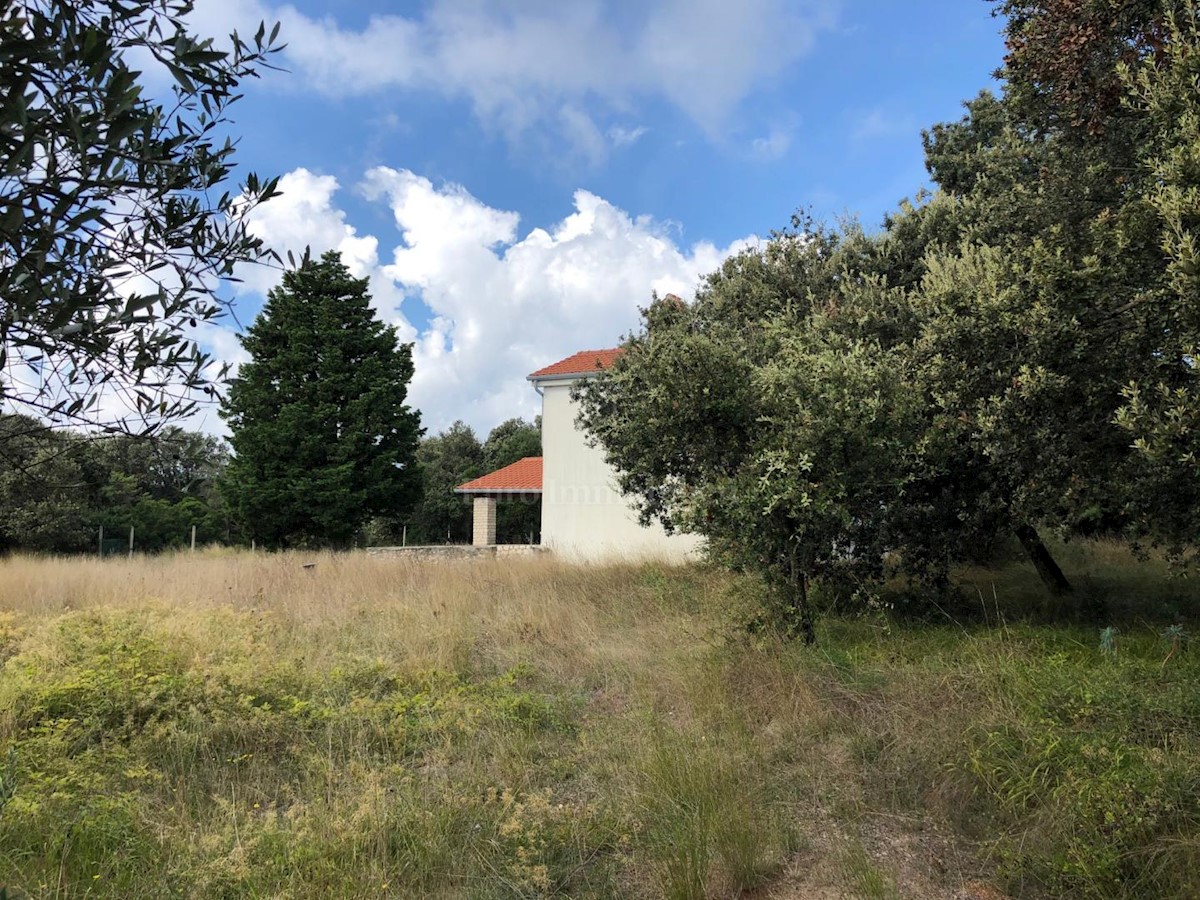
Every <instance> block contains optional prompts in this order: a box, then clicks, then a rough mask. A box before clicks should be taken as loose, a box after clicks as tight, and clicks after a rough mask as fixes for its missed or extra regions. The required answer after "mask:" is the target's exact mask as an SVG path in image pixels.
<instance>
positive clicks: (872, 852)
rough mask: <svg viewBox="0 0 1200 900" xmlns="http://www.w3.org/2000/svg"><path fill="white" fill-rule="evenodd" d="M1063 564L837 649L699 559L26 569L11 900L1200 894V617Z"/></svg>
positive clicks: (334, 560) (1178, 598) (1121, 555)
mask: <svg viewBox="0 0 1200 900" xmlns="http://www.w3.org/2000/svg"><path fill="white" fill-rule="evenodd" d="M1061 552H1062V553H1063V554H1064V561H1065V563H1066V565H1065V568H1067V569H1068V572H1069V574H1070V575H1071V576H1072V577H1073V578H1074V579H1075V581H1076V584H1077V587H1078V595H1079V596H1078V598H1077V600H1076V602H1075V603H1073V604H1072V606H1071V607H1070V608H1065V607H1063V606H1061V605H1060V606H1058V607H1048V606H1047V605H1046V604H1045V603H1044V602H1043V601H1042V599H1041V598H1042V593H1041V589H1040V587H1039V586H1038V585H1037V583H1036V579H1035V577H1034V576H1033V574H1032V572H1031V571H1027V569H1026V567H1025V566H1024V565H1022V564H1018V563H1013V564H1011V565H1008V566H1005V567H1003V568H1000V569H980V568H976V569H968V570H964V571H961V572H959V573H958V577H957V584H958V590H957V591H956V592H954V593H953V594H947V595H945V596H940V597H936V598H931V597H921V596H914V595H912V594H911V593H910V592H905V591H904V590H901V589H900V588H897V589H896V590H895V591H894V592H892V593H891V594H889V595H886V596H885V597H884V598H883V602H881V604H880V605H879V608H878V609H877V610H876V611H874V612H873V613H871V614H870V615H866V616H856V617H853V618H844V617H838V616H836V615H828V616H825V617H823V619H822V620H821V624H820V628H819V644H818V646H816V647H815V648H806V647H803V646H800V645H798V644H794V643H792V644H789V643H784V642H781V641H779V640H777V639H775V638H773V637H771V636H770V635H769V634H762V633H754V632H753V631H752V630H748V629H747V628H746V627H745V623H746V622H747V621H748V620H749V619H750V618H751V617H752V613H753V610H754V608H755V605H756V603H757V602H758V594H757V589H756V587H755V585H754V583H753V582H751V581H749V580H747V579H745V578H741V577H738V576H734V575H730V574H728V573H725V572H721V571H718V570H715V569H710V568H707V567H703V566H694V567H688V568H669V567H662V566H656V565H652V564H640V565H613V566H604V567H599V566H590V567H575V566H568V565H565V564H562V563H560V562H555V561H554V560H552V559H544V558H543V559H536V560H513V561H505V562H501V561H496V562H488V563H475V562H472V563H453V564H451V563H440V564H439V563H429V562H423V563H409V562H402V561H396V560H389V559H381V558H374V557H369V556H367V555H365V554H341V555H334V554H297V553H288V554H277V555H267V554H261V553H260V554H251V553H234V552H225V551H215V550H214V551H205V552H198V553H195V554H186V553H184V554H178V555H164V556H158V557H140V558H133V559H122V558H117V559H106V560H97V559H71V560H68V559H55V558H34V557H11V558H8V559H5V560H0V610H2V612H0V663H2V664H3V669H2V671H0V885H5V886H6V889H7V894H8V897H10V898H17V897H62V898H66V897H72V898H74V897H97V898H99V897H112V898H116V897H121V898H128V897H195V898H221V897H229V898H234V897H238V898H242V897H263V898H265V897H281V898H282V897H295V898H307V897H396V898H401V897H404V898H407V897H434V898H438V897H445V898H450V897H472V898H500V897H550V896H558V897H669V898H702V897H737V896H743V897H754V898H780V900H782V898H835V897H865V898H892V897H911V898H971V897H974V898H982V900H994V898H998V897H1003V896H1011V897H1052V896H1077V897H1111V898H1124V897H1186V896H1200V865H1198V864H1200V800H1198V797H1200V791H1198V789H1200V691H1197V686H1198V683H1200V682H1198V676H1200V659H1198V657H1197V654H1195V653H1193V652H1191V651H1190V650H1189V647H1188V643H1189V628H1190V627H1191V626H1190V622H1191V621H1192V616H1193V615H1194V611H1195V609H1196V608H1197V607H1196V602H1197V600H1198V599H1200V596H1198V594H1200V591H1198V589H1197V587H1196V586H1195V584H1194V583H1193V582H1189V581H1187V580H1182V579H1178V578H1173V577H1171V576H1170V575H1169V574H1168V573H1167V571H1166V569H1165V567H1164V566H1163V565H1162V564H1161V563H1159V562H1156V561H1154V560H1148V561H1137V560H1135V559H1133V557H1131V556H1130V554H1129V553H1128V551H1127V550H1125V549H1124V548H1122V547H1120V546H1117V545H1113V544H1105V543H1091V544H1088V543H1074V544H1072V545H1070V546H1068V547H1067V548H1063V549H1062V550H1061ZM1104 629H1108V630H1104Z"/></svg>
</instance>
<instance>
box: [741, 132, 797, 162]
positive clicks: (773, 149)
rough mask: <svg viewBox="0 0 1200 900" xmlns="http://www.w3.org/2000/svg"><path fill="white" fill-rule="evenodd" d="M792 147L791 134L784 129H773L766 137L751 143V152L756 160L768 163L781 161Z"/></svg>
mask: <svg viewBox="0 0 1200 900" xmlns="http://www.w3.org/2000/svg"><path fill="white" fill-rule="evenodd" d="M791 146H792V136H791V134H790V133H789V132H788V131H787V130H785V129H783V128H773V129H771V132H770V133H769V134H768V135H767V136H766V137H760V138H755V139H754V140H753V141H751V142H750V150H751V153H752V154H753V155H754V157H755V158H756V159H760V160H764V161H767V162H770V161H773V160H776V159H779V158H780V157H782V156H783V154H785V153H787V151H788V148H789V147H791Z"/></svg>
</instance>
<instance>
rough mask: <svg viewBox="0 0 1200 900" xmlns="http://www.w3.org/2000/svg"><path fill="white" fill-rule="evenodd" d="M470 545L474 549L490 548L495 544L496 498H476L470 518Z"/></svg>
mask: <svg viewBox="0 0 1200 900" xmlns="http://www.w3.org/2000/svg"><path fill="white" fill-rule="evenodd" d="M471 521H472V524H473V526H474V527H473V528H472V531H471V543H472V544H473V545H474V546H476V547H491V546H493V545H494V544H495V543H496V498H495V497H476V498H475V508H474V510H473V512H472V518H471Z"/></svg>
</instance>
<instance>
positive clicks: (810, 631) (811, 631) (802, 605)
mask: <svg viewBox="0 0 1200 900" xmlns="http://www.w3.org/2000/svg"><path fill="white" fill-rule="evenodd" d="M797 586H798V588H799V596H798V597H797V604H796V605H797V610H796V611H797V612H798V613H799V614H800V636H801V637H802V638H804V646H806V647H811V646H813V645H814V644H815V643H816V642H817V630H816V627H815V626H814V624H813V611H812V605H811V604H810V603H809V602H808V575H807V574H804V575H801V576H800V578H799V581H798V584H797Z"/></svg>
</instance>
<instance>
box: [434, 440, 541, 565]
mask: <svg viewBox="0 0 1200 900" xmlns="http://www.w3.org/2000/svg"><path fill="white" fill-rule="evenodd" d="M454 493H456V494H462V495H464V496H467V497H471V498H473V501H474V502H473V505H472V511H471V545H472V546H474V547H494V546H495V545H496V504H497V503H498V502H499V501H501V500H508V501H512V500H518V501H519V500H524V501H531V500H536V499H538V498H540V497H541V496H542V457H540V456H527V457H525V458H524V459H520V460H517V461H516V462H515V463H512V464H511V465H508V466H505V467H504V468H502V469H497V470H496V471H495V472H489V473H488V474H487V475H481V476H480V477H479V478H475V479H473V480H471V481H468V482H466V483H464V484H460V485H459V486H458V487H456V488H455V489H454Z"/></svg>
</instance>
